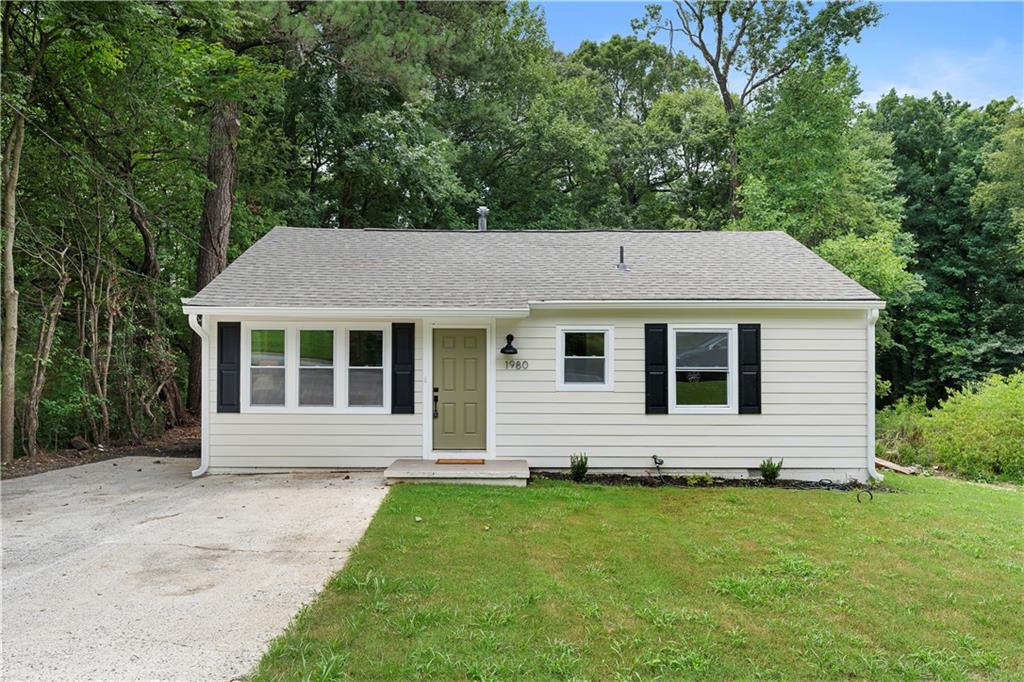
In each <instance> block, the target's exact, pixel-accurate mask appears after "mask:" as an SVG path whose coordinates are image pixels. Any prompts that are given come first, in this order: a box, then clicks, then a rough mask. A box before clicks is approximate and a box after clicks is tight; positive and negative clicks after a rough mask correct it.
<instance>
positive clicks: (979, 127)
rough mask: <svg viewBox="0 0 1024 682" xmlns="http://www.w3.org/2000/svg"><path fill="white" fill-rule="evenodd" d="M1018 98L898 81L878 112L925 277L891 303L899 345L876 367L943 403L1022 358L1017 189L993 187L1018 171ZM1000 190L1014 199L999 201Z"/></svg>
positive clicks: (876, 121)
mask: <svg viewBox="0 0 1024 682" xmlns="http://www.w3.org/2000/svg"><path fill="white" fill-rule="evenodd" d="M1014 104H1015V103H1014V101H1013V100H1012V99H1010V100H1006V101H994V102H992V103H990V104H989V105H987V106H985V107H983V108H972V107H971V106H970V105H968V104H966V103H963V102H958V101H956V100H954V99H953V98H952V97H950V96H949V95H940V94H938V93H936V94H935V95H933V96H932V97H929V98H918V97H899V96H897V95H896V94H895V93H894V92H890V93H889V94H887V95H885V96H884V97H883V98H882V99H881V100H880V101H879V102H878V104H877V106H876V109H875V112H874V113H873V114H872V115H871V116H870V123H871V125H872V127H874V128H875V129H877V130H879V131H882V132H884V133H886V134H888V135H890V136H891V138H892V140H893V143H894V145H895V154H894V157H893V160H894V163H895V165H896V168H897V170H898V176H897V190H898V191H899V192H900V193H901V194H903V195H904V196H906V197H908V200H907V203H906V206H905V209H904V210H905V218H904V220H903V229H904V231H906V232H908V233H909V234H910V235H912V236H913V238H914V239H915V241H916V242H917V244H918V254H917V263H916V265H914V267H913V268H912V271H913V272H914V273H916V274H917V275H919V276H920V277H922V278H923V280H924V282H925V284H926V288H925V289H924V291H922V292H921V293H919V294H917V295H915V296H914V297H913V298H912V300H911V301H910V302H909V303H907V304H906V305H902V306H900V305H897V306H894V309H893V315H894V317H895V318H896V324H895V325H894V328H893V339H894V341H895V345H894V346H893V348H891V349H889V350H888V351H886V352H884V353H883V354H882V356H881V358H880V363H879V366H880V367H881V368H883V371H885V372H886V373H887V375H889V376H890V377H892V379H893V384H894V386H895V387H896V388H897V389H898V390H897V393H900V392H906V393H910V394H918V395H925V396H927V397H928V399H929V400H930V401H931V402H935V401H938V400H939V399H940V398H942V397H943V395H944V394H945V391H946V390H947V388H949V387H957V386H962V385H964V384H965V383H966V382H969V381H975V380H979V379H981V378H983V377H984V376H986V375H987V374H990V373H993V372H999V373H1006V372H1008V371H1010V370H1011V369H1013V368H1014V367H1019V365H1020V357H1021V354H1022V353H1024V314H1022V312H1021V311H1022V310H1024V305H1022V304H1024V294H1022V259H1021V257H1020V251H1019V250H1018V249H1017V246H1018V233H1017V231H1016V230H1015V229H1014V226H1013V208H1014V205H1013V199H1012V198H1011V197H1012V196H1014V194H1013V193H1012V190H1011V193H1010V194H1004V193H1003V191H1000V190H998V189H996V188H997V187H1003V185H1002V183H1000V181H999V178H1000V177H1003V175H1002V173H1003V172H1004V170H1003V169H1005V171H1009V172H1010V173H1012V172H1013V171H1012V162H1010V163H1009V164H1007V163H1006V162H1007V161H1009V160H1010V159H1011V158H1012V155H1013V142H1012V141H1013V139H1014V138H1013V133H1012V132H1011V133H1007V132H1006V131H1007V130H1008V121H1010V119H1011V116H1010V112H1011V111H1012V109H1013V107H1014ZM1011 129H1012V128H1011ZM1001 134H1002V135H1001ZM1004 135H1008V136H1009V139H1007V137H1003V136H1004ZM1007 142H1009V143H1010V144H1009V146H1006V145H1007ZM1007 179H1008V181H1009V183H1010V186H1012V184H1013V183H1014V182H1016V183H1018V184H1019V178H1012V179H1011V178H1010V177H1009V176H1007ZM988 183H992V184H988ZM993 190H994V191H995V194H994V195H993V194H991V192H992V191H993ZM995 196H1000V197H1005V198H1006V200H1005V201H1004V200H1003V199H1000V200H996V201H991V202H990V201H989V197H991V198H992V199H995Z"/></svg>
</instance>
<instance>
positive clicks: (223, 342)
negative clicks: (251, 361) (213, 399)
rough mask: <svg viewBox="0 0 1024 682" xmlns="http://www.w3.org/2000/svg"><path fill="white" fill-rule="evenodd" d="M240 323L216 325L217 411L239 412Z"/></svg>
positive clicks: (240, 375) (220, 323)
mask: <svg viewBox="0 0 1024 682" xmlns="http://www.w3.org/2000/svg"><path fill="white" fill-rule="evenodd" d="M241 364H242V323H241V322H218V323H217V411H218V412H239V411H240V410H241V400H240V395H239V394H240V393H241V391H240V389H239V385H240V382H241V377H242V372H241V370H242V368H241Z"/></svg>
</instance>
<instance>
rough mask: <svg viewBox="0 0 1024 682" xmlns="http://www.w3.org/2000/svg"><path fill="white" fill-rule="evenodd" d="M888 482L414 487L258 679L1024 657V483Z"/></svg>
mask: <svg viewBox="0 0 1024 682" xmlns="http://www.w3.org/2000/svg"><path fill="white" fill-rule="evenodd" d="M887 483H890V484H891V485H893V487H894V488H895V489H896V491H897V492H895V493H894V494H880V495H876V496H875V498H874V501H873V502H865V503H862V504H858V503H857V502H856V499H855V496H854V495H853V494H852V493H843V492H834V491H795V490H779V489H767V488H723V489H715V488H708V489H680V488H628V487H611V486H579V485H573V484H571V483H564V482H555V481H542V482H540V483H538V484H535V485H531V486H530V487H528V488H526V489H505V488H489V487H474V486H431V485H416V486H399V487H396V488H395V489H393V490H392V491H391V493H390V494H389V496H388V498H387V500H386V501H385V502H384V505H383V506H382V507H381V509H380V511H379V512H378V513H377V516H376V517H375V518H374V520H373V522H372V524H371V526H370V529H369V530H368V532H367V534H366V536H365V537H364V538H363V540H362V542H361V543H360V545H359V547H358V548H357V550H356V551H355V552H354V554H353V556H352V558H351V560H350V561H349V564H348V565H347V566H346V568H345V569H344V570H343V571H342V572H341V573H339V574H338V575H337V576H335V577H334V578H333V579H332V580H331V581H330V582H329V584H328V586H327V587H326V589H325V590H324V592H323V594H322V595H321V596H320V597H319V598H318V599H317V600H316V601H315V602H314V603H312V604H311V605H309V606H308V607H307V608H305V609H304V610H303V611H302V612H301V613H300V614H299V616H298V617H297V618H296V620H295V621H294V622H293V624H292V625H291V626H290V627H289V629H288V630H287V632H286V633H285V634H284V635H282V636H281V637H280V638H278V639H277V640H276V641H275V642H274V643H273V644H272V645H271V647H270V649H269V651H268V652H267V653H266V655H265V656H264V658H263V660H262V661H261V663H260V664H259V666H258V669H257V670H256V671H255V672H254V673H253V678H254V679H256V680H334V679H346V678H351V679H357V680H371V679H372V680H407V679H422V678H428V679H469V680H491V679H622V680H625V679H631V680H632V679H637V680H639V679H643V680H647V679H656V678H661V679H680V678H687V679H689V678H715V679H735V678H755V677H757V678H762V677H763V678H773V679H782V678H805V679H806V678H815V679H836V678H846V677H875V678H894V677H895V678H904V679H923V678H986V679H988V678H1012V677H1014V676H1015V675H1017V674H1019V671H1020V670H1024V532H1022V530H1024V528H1022V518H1024V493H1022V491H1021V490H1020V489H1018V488H993V487H988V486H980V485H976V484H971V483H965V482H958V481H950V480H945V479H936V478H931V479H922V478H907V477H900V476H897V475H889V476H887ZM417 517H420V518H421V521H417V520H416V519H417Z"/></svg>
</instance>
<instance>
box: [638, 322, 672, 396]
mask: <svg viewBox="0 0 1024 682" xmlns="http://www.w3.org/2000/svg"><path fill="white" fill-rule="evenodd" d="M644 377H645V381H646V384H647V391H646V407H647V414H668V325H667V324H645V325H644Z"/></svg>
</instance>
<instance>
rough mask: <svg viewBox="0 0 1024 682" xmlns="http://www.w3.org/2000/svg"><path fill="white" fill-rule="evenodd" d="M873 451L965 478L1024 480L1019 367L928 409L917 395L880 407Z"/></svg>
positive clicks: (1023, 387) (1023, 385)
mask: <svg viewBox="0 0 1024 682" xmlns="http://www.w3.org/2000/svg"><path fill="white" fill-rule="evenodd" d="M878 454H879V456H881V457H886V458H889V459H892V460H894V461H897V462H899V463H901V464H924V465H931V466H938V467H941V468H943V469H946V470H949V471H953V472H955V473H957V474H959V475H961V476H966V477H968V478H974V479H980V480H989V481H998V480H1004V481H1011V482H1015V483H1024V372H1015V373H1014V374H1011V375H1010V376H1008V377H1003V376H999V375H993V376H990V377H989V378H987V379H985V380H984V381H982V382H979V383H977V384H973V385H971V386H968V387H967V388H965V389H963V390H960V391H954V392H952V393H950V395H949V397H947V398H946V399H945V400H943V401H942V402H941V403H940V404H939V406H938V407H935V408H933V409H931V410H928V409H926V408H925V405H924V401H923V400H920V399H918V400H900V401H898V402H896V403H895V404H894V405H891V406H890V407H887V408H886V409H884V410H881V411H880V412H879V413H878Z"/></svg>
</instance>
